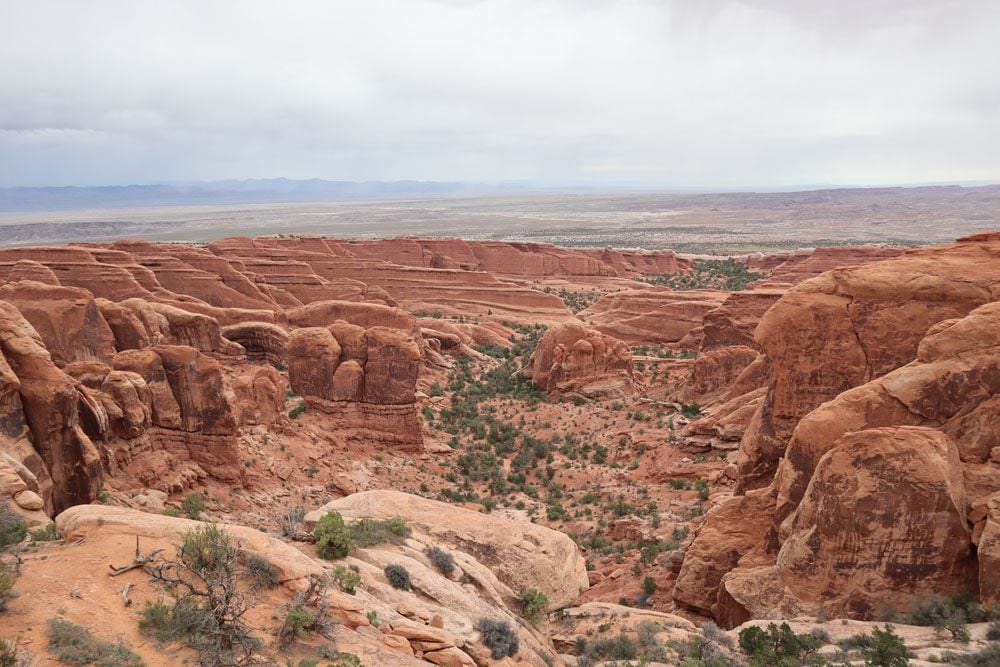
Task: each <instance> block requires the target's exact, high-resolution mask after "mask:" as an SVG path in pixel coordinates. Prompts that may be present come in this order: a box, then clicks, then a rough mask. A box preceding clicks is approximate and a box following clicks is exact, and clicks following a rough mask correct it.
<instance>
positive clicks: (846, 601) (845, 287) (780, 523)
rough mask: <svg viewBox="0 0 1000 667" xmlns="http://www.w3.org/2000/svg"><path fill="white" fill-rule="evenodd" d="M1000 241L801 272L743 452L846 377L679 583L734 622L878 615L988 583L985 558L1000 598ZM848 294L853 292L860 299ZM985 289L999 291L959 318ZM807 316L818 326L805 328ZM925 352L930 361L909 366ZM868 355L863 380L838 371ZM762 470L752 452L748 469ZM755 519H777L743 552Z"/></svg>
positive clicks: (859, 368)
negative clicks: (726, 539)
mask: <svg viewBox="0 0 1000 667" xmlns="http://www.w3.org/2000/svg"><path fill="white" fill-rule="evenodd" d="M997 242H1000V238H997V239H995V240H994V239H991V238H985V239H978V240H968V241H966V242H964V243H959V244H956V245H954V246H946V247H943V248H936V249H926V250H921V251H914V252H912V253H908V254H907V255H904V256H902V257H899V258H897V259H892V260H887V261H885V262H884V263H881V264H876V265H871V266H868V267H859V268H855V269H848V270H838V271H835V272H833V273H832V274H826V275H824V276H822V277H821V278H819V279H816V280H813V281H809V282H807V283H804V284H803V285H802V286H800V287H799V288H796V289H795V290H792V291H791V292H789V296H790V297H791V298H790V299H788V300H787V301H786V299H782V300H781V301H780V302H779V303H778V304H777V305H776V306H775V307H774V308H772V310H771V311H769V312H768V314H767V315H766V316H765V318H764V320H763V321H762V323H761V326H760V327H759V328H758V336H757V339H758V342H762V343H768V345H767V346H764V347H765V351H766V352H767V354H768V363H773V364H783V365H784V367H783V368H781V369H778V370H776V372H775V373H774V379H773V380H772V381H771V383H770V385H769V386H768V388H767V395H766V397H765V398H764V400H763V402H762V403H761V404H760V407H759V409H758V410H757V413H756V414H755V416H754V418H753V420H752V423H751V426H750V428H749V430H748V431H747V434H746V436H745V437H744V440H743V443H742V445H741V455H747V454H749V455H750V456H753V455H759V454H760V453H761V452H762V450H761V449H760V448H757V447H756V445H758V443H759V439H760V438H761V434H767V435H768V436H770V437H772V438H775V440H776V441H777V438H776V436H777V435H779V434H778V433H775V430H774V426H775V424H776V423H777V424H780V422H776V421H774V420H773V413H774V412H775V410H776V407H778V408H780V407H782V406H795V405H796V403H794V402H793V401H794V400H801V399H802V396H798V395H797V392H799V391H800V392H801V394H802V395H803V396H805V397H806V398H807V399H808V398H809V397H811V396H817V395H818V396H820V397H822V396H824V394H823V393H822V392H824V391H828V392H831V393H832V392H834V391H836V392H837V394H836V395H835V396H833V397H832V400H827V401H826V402H825V403H822V404H820V405H818V406H815V405H814V406H812V409H811V411H809V412H808V414H805V415H804V416H801V417H799V418H795V413H794V411H793V412H792V414H791V417H790V418H791V419H794V422H795V423H794V424H793V430H792V432H791V433H790V435H789V436H786V437H787V438H788V444H787V449H786V448H784V447H781V448H780V449H778V448H777V447H775V449H774V450H772V452H771V455H772V456H773V457H774V460H775V461H776V467H777V474H776V476H774V479H773V480H770V479H769V478H768V479H767V480H766V481H767V482H769V486H768V487H767V488H761V489H759V490H756V491H751V492H750V493H748V494H747V495H746V496H745V497H744V498H741V499H735V500H733V501H731V503H730V504H729V505H727V506H726V508H727V510H726V511H725V512H722V511H719V512H713V513H712V514H710V515H709V516H708V518H707V521H706V523H705V525H704V526H703V527H702V528H701V529H700V530H699V532H698V534H697V535H696V537H695V539H694V541H693V543H692V544H691V545H690V547H689V550H688V553H693V554H697V557H695V558H693V559H691V560H690V561H689V560H687V559H685V562H684V564H683V566H682V568H681V572H680V576H679V578H678V582H677V586H676V587H675V592H674V594H675V597H676V599H678V600H679V601H681V602H683V603H684V604H687V605H689V606H692V607H695V608H698V609H700V610H702V611H705V612H709V613H712V614H713V615H715V616H716V618H717V619H719V620H721V621H723V622H724V623H726V624H734V623H739V622H742V620H745V619H747V618H749V617H766V618H773V617H775V616H780V615H797V614H804V613H808V614H817V613H822V614H828V615H838V614H846V615H852V616H859V617H868V616H870V615H871V614H872V613H873V611H874V609H875V608H876V607H877V606H878V605H879V604H889V605H896V606H897V607H899V608H901V609H903V610H905V609H906V607H907V605H908V604H909V601H910V600H911V599H912V598H913V597H914V596H920V595H926V594H930V593H942V592H943V593H947V592H949V591H950V592H954V591H958V590H964V589H969V588H974V587H975V585H976V581H977V576H979V579H980V581H981V588H980V593H981V596H982V597H983V599H984V600H988V599H995V596H996V590H997V589H996V578H995V577H993V576H992V575H991V574H989V572H990V570H989V567H990V566H991V564H993V563H995V562H996V561H995V559H996V547H995V542H994V541H993V540H994V539H995V538H994V537H992V536H993V535H994V533H993V532H992V531H993V529H992V528H990V526H991V524H990V521H991V519H990V516H991V510H990V509H989V507H990V503H992V502H993V500H992V498H993V494H995V493H996V492H997V491H998V490H1000V449H998V445H1000V435H998V434H1000V410H998V407H1000V334H998V333H997V332H998V331H1000V303H998V302H997V301H996V299H997V297H998V296H1000V293H998V292H1000V274H998V271H1000V262H998V261H997V259H998V258H1000V245H998V243H997ZM921 269H922V270H923V271H924V273H923V274H922V275H920V277H919V278H914V276H915V274H917V272H918V271H920V270H921ZM876 271H877V272H876ZM872 272H876V273H874V274H873V273H872ZM859 274H860V275H859ZM891 290H898V292H899V293H901V294H902V296H901V297H900V296H899V295H898V294H897V296H896V297H895V298H893V297H892V294H893V293H892V292H891ZM843 295H850V298H849V299H848V300H847V302H846V303H844V302H843V301H839V300H840V299H843V298H845V297H844V296H843ZM977 300H984V301H990V303H987V304H986V305H983V306H981V307H979V308H976V309H974V310H971V312H968V314H967V315H965V316H964V317H953V318H950V319H942V315H947V314H952V313H956V312H959V313H960V312H962V311H967V310H970V309H971V307H972V305H974V303H975V301H977ZM838 303H839V304H840V305H839V308H837V307H835V306H837V304H838ZM786 307H787V308H788V310H785V308H786ZM813 308H815V309H816V310H815V311H812V310H810V309H813ZM772 316H774V319H773V320H772V319H771V318H772ZM806 317H808V318H809V319H804V318H806ZM769 320H771V321H769ZM792 324H798V326H797V327H794V328H789V327H791V325H792ZM806 326H809V327H811V330H810V331H809V332H806V331H804V329H803V327H806ZM907 327H912V328H907ZM890 331H891V334H890V333H889V332H890ZM918 331H919V333H917V332H918ZM762 334H763V335H762ZM807 334H808V336H811V337H812V339H811V342H808V343H803V344H801V345H800V344H798V343H797V342H796V341H797V337H799V336H806V335H807ZM880 336H881V337H882V338H880ZM845 337H846V341H845V340H844V338H845ZM830 338H833V339H834V340H832V341H831V340H829V339H830ZM890 340H891V341H892V342H894V343H895V344H896V345H895V347H894V346H893V345H892V343H890V342H889V341H890ZM772 341H773V342H772ZM779 341H784V343H785V345H784V347H782V346H781V345H780V344H779ZM858 350H860V353H858V352H857V351H858ZM782 353H783V354H782ZM823 353H826V354H829V355H830V356H829V357H824V356H822V354H823ZM789 354H791V355H792V356H783V355H789ZM850 355H855V357H856V358H857V359H856V362H857V363H856V365H855V366H851V365H848V363H847V360H849V359H851V358H854V357H851V356H850ZM907 355H908V356H909V357H910V359H912V361H910V363H906V364H905V365H902V366H901V367H899V368H896V369H895V370H892V366H893V365H894V364H895V365H899V361H898V360H899V359H903V360H904V363H905V358H906V356H907ZM838 364H839V366H838ZM886 371H888V372H886ZM851 373H853V374H855V375H853V376H850V377H858V378H860V379H861V381H862V382H863V383H862V384H859V385H858V386H854V387H849V386H848V387H844V386H843V385H841V384H839V383H840V380H836V378H838V377H842V376H844V375H845V374H848V375H849V374H851ZM866 378H868V379H867V381H865V379H866ZM831 379H833V381H832V382H831ZM852 382H858V380H853V379H850V378H848V379H847V384H850V383H852ZM797 387H799V389H797ZM811 400H812V401H813V402H816V401H817V400H819V399H817V398H811ZM798 405H799V408H800V409H801V404H798ZM777 442H780V441H777ZM748 445H749V448H748ZM747 449H749V451H747ZM994 453H996V456H994ZM746 470H748V468H747V466H746V463H745V462H743V461H741V470H740V472H741V474H744V473H745V471H746ZM749 470H751V471H755V470H757V469H755V468H752V467H750V468H749ZM751 505H752V507H751ZM762 516H766V517H769V518H770V520H769V521H768V522H764V521H761V517H762ZM745 522H750V523H753V524H754V525H756V526H758V528H759V529H758V531H757V533H756V536H755V537H753V539H750V540H748V543H746V544H743V545H742V547H741V553H742V557H741V558H740V559H738V562H737V560H734V559H733V558H732V557H728V556H725V554H726V553H729V552H728V546H727V545H725V544H723V541H722V540H721V539H720V536H723V535H726V534H727V533H729V532H730V531H732V530H735V529H737V527H738V526H739V525H741V524H742V523H745ZM765 524H769V525H765ZM969 524H971V525H972V529H971V531H970V529H969ZM988 531H990V532H988ZM859 534H864V535H865V536H866V537H865V539H864V540H857V539H856V536H857V535H859ZM986 536H990V541H989V542H988V543H987V544H986V545H985V547H986V548H985V549H984V548H983V546H984V545H983V540H984V539H985V537H986ZM750 542H752V544H751V543H750ZM977 544H978V546H979V549H978V550H974V549H973V546H974V545H977ZM976 553H978V555H979V558H978V562H977V558H976V555H975V554H976ZM977 568H978V570H979V575H977V573H976V570H977ZM983 573H986V576H985V578H983V577H982V574H983ZM848 580H849V581H850V582H851V583H850V584H848V583H846V582H847V581H848ZM857 582H861V585H855V584H856V583H857Z"/></svg>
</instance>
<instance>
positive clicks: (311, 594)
mask: <svg viewBox="0 0 1000 667" xmlns="http://www.w3.org/2000/svg"><path fill="white" fill-rule="evenodd" d="M326 587H327V580H326V579H325V578H323V577H310V578H309V586H308V587H307V588H306V589H305V590H302V591H299V592H298V593H296V595H295V599H293V600H292V602H291V603H290V604H289V605H288V608H287V609H286V610H285V618H284V621H283V622H282V624H281V627H279V628H278V633H277V634H278V643H280V644H281V645H282V646H284V645H287V644H288V643H290V642H291V641H294V640H295V639H297V638H299V637H302V636H305V635H307V634H309V633H310V632H314V631H318V632H326V631H327V630H329V629H330V627H331V624H330V622H329V621H328V620H327V612H328V611H329V603H328V602H327V600H326Z"/></svg>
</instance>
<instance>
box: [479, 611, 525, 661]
mask: <svg viewBox="0 0 1000 667" xmlns="http://www.w3.org/2000/svg"><path fill="white" fill-rule="evenodd" d="M476 631H478V632H479V634H480V635H481V636H482V638H483V644H485V645H486V648H488V649H489V650H490V654H491V656H492V657H493V659H494V660H503V659H504V658H507V657H510V656H513V655H517V651H518V648H519V647H520V642H519V640H518V638H517V631H515V630H514V628H513V627H511V625H510V623H508V622H507V621H504V620H498V619H493V618H481V619H479V621H478V622H476Z"/></svg>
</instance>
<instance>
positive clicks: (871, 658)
mask: <svg viewBox="0 0 1000 667" xmlns="http://www.w3.org/2000/svg"><path fill="white" fill-rule="evenodd" d="M861 655H862V657H864V659H865V665H869V666H870V667H906V665H907V664H909V658H908V656H907V652H906V644H905V643H904V642H903V639H902V638H901V637H900V636H899V635H897V634H896V633H895V632H893V628H892V626H891V625H889V624H888V623H886V624H885V628H884V629H879V628H878V627H874V628H872V634H871V642H870V643H869V645H868V646H866V647H864V648H862V649H861Z"/></svg>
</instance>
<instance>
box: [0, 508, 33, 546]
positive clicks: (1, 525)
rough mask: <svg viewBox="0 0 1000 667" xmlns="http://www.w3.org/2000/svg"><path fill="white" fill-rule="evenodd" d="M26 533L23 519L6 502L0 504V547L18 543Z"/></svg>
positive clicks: (26, 529) (26, 528)
mask: <svg viewBox="0 0 1000 667" xmlns="http://www.w3.org/2000/svg"><path fill="white" fill-rule="evenodd" d="M27 535H28V527H27V526H25V525H24V519H22V518H21V516H20V515H19V514H17V513H16V512H14V511H13V510H12V509H10V507H8V506H7V503H2V504H0V549H5V548H7V547H9V546H12V545H14V544H20V543H21V541H22V540H23V539H24V538H25V537H26V536H27Z"/></svg>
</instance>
